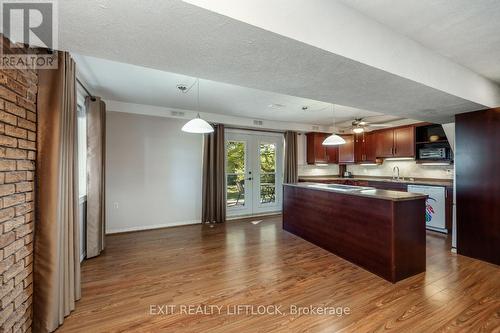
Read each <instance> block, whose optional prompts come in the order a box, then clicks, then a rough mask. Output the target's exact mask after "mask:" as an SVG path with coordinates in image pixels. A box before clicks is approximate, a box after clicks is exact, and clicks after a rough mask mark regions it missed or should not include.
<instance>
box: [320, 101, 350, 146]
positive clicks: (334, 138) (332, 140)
mask: <svg viewBox="0 0 500 333" xmlns="http://www.w3.org/2000/svg"><path fill="white" fill-rule="evenodd" d="M332 112H333V128H334V129H335V106H334V105H333V104H332ZM343 144H345V140H344V139H343V138H342V137H341V136H339V135H337V134H335V133H332V135H330V136H329V137H327V138H326V139H325V140H324V141H323V146H337V145H343Z"/></svg>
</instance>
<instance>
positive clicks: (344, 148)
mask: <svg viewBox="0 0 500 333" xmlns="http://www.w3.org/2000/svg"><path fill="white" fill-rule="evenodd" d="M341 137H342V138H344V140H345V143H344V144H343V145H339V146H338V147H339V164H350V163H355V162H356V159H355V152H354V148H355V147H354V135H341Z"/></svg>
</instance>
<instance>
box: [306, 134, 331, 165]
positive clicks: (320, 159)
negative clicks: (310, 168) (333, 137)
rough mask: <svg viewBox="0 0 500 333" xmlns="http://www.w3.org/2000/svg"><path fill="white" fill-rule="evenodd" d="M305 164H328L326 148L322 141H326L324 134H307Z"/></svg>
mask: <svg viewBox="0 0 500 333" xmlns="http://www.w3.org/2000/svg"><path fill="white" fill-rule="evenodd" d="M306 137H307V164H317V163H328V155H327V153H326V146H323V141H324V140H325V139H326V137H327V134H326V133H317V132H312V133H307V134H306Z"/></svg>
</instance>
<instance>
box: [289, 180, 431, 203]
mask: <svg viewBox="0 0 500 333" xmlns="http://www.w3.org/2000/svg"><path fill="white" fill-rule="evenodd" d="M283 186H293V187H300V188H304V189H309V190H313V191H327V192H333V193H339V194H345V195H353V196H359V197H365V198H373V199H381V200H390V201H408V200H418V199H425V198H427V195H425V194H419V193H410V192H401V191H391V190H381V189H376V188H367V187H360V190H355V191H340V190H336V189H334V188H332V187H328V184H323V183H312V182H301V183H287V184H283Z"/></svg>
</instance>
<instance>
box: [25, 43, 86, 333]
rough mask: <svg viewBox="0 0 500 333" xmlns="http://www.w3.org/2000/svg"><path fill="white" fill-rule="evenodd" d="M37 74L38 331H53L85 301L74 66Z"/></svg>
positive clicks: (62, 56) (64, 63)
mask: <svg viewBox="0 0 500 333" xmlns="http://www.w3.org/2000/svg"><path fill="white" fill-rule="evenodd" d="M38 75H39V89H38V97H37V99H38V101H37V108H38V126H39V127H38V153H37V154H38V155H37V169H36V170H37V198H36V200H37V205H36V214H37V215H36V223H35V228H36V230H35V250H34V256H35V258H34V279H33V280H34V295H33V307H34V309H33V316H34V317H33V328H34V329H33V331H34V332H52V331H54V330H55V329H56V328H57V327H58V326H59V325H60V324H62V322H63V321H64V317H65V316H67V315H68V314H69V313H70V312H71V311H72V310H73V309H74V308H75V301H77V300H78V299H80V255H79V252H80V251H79V247H80V235H79V234H78V233H79V227H78V215H79V214H78V155H77V118H76V116H77V115H76V87H75V78H76V77H75V62H74V61H73V59H71V57H70V55H69V54H68V53H66V52H59V54H58V69H50V70H49V69H46V70H39V73H38Z"/></svg>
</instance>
